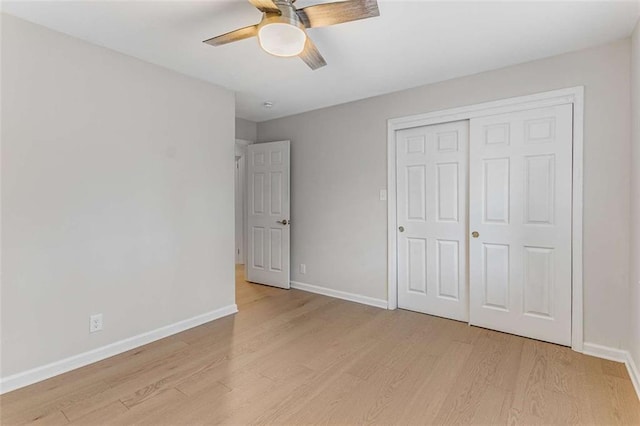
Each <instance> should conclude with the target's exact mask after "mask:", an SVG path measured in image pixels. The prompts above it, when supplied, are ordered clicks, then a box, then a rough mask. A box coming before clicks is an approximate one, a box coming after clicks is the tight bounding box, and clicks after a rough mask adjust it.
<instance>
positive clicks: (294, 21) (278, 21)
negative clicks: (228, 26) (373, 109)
mask: <svg viewBox="0 0 640 426" xmlns="http://www.w3.org/2000/svg"><path fill="white" fill-rule="evenodd" d="M249 2H250V3H251V4H252V5H254V6H255V7H256V8H258V10H260V11H261V12H262V20H261V21H260V23H258V24H256V25H251V26H249V27H244V28H240V29H237V30H235V31H231V32H229V33H226V34H222V35H219V36H217V37H213V38H210V39H208V40H205V41H204V43H207V44H210V45H212V46H220V45H223V44H227V43H231V42H234V41H239V40H244V39H246V38H250V37H258V40H259V42H260V46H261V47H262V48H263V49H264V50H265V51H266V52H267V53H270V54H272V55H275V56H284V57H289V56H299V57H300V59H302V60H303V61H304V62H305V63H306V64H307V65H308V66H309V67H310V68H311V69H312V70H315V69H318V68H320V67H323V66H325V65H327V62H326V61H325V60H324V58H323V57H322V55H321V54H320V52H319V51H318V48H317V47H316V45H315V44H314V43H313V41H312V40H311V38H309V36H308V35H307V33H306V28H317V27H327V26H329V25H335V24H342V23H343V22H350V21H356V20H359V19H366V18H372V17H375V16H379V15H380V12H379V10H378V3H377V1H376V0H346V1H341V2H335V3H323V4H318V5H315V6H309V7H304V8H302V9H296V7H295V6H294V5H293V3H294V2H295V0H249Z"/></svg>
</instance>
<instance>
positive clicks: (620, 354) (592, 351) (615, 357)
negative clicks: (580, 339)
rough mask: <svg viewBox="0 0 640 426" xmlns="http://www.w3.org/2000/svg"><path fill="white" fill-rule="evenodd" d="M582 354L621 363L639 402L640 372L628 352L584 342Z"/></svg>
mask: <svg viewBox="0 0 640 426" xmlns="http://www.w3.org/2000/svg"><path fill="white" fill-rule="evenodd" d="M582 353H583V354H585V355H591V356H595V357H597V358H604V359H608V360H609V361H616V362H622V363H624V364H625V365H626V366H627V372H628V373H629V377H630V378H631V383H633V387H634V388H635V390H636V394H637V395H638V399H639V400H640V371H639V370H638V367H637V365H636V363H635V361H634V360H633V357H632V356H631V353H630V352H629V351H625V350H623V349H616V348H611V347H609V346H603V345H598V344H596V343H589V342H584V349H583V352H582Z"/></svg>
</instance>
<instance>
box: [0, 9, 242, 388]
mask: <svg viewBox="0 0 640 426" xmlns="http://www.w3.org/2000/svg"><path fill="white" fill-rule="evenodd" d="M159 88H161V90H159ZM234 103H235V102H234V95H233V93H231V92H229V91H227V90H223V89H220V88H218V87H215V86H213V85H210V84H207V83H204V82H201V81H198V80H194V79H191V78H188V77H185V76H182V75H180V74H177V73H174V72H171V71H168V70H166V69H163V68H160V67H157V66H155V65H150V64H148V63H145V62H142V61H139V60H137V59H134V58H131V57H128V56H125V55H122V54H120V53H116V52H113V51H110V50H107V49H104V48H101V47H98V46H95V45H92V44H89V43H85V42H83V41H80V40H77V39H74V38H71V37H68V36H65V35H62V34H60V33H56V32H53V31H51V30H48V29H46V28H44V27H40V26H36V25H33V24H30V23H27V22H25V21H22V20H19V19H17V18H14V17H11V16H8V15H4V14H3V15H2V134H1V136H2V145H1V149H2V160H1V161H2V163H1V167H2V171H1V173H2V175H1V178H2V188H1V189H2V211H1V212H2V240H1V242H2V257H1V261H2V267H3V269H2V289H1V299H2V302H1V303H2V305H1V308H2V316H1V324H2V330H1V331H2V353H1V355H2V370H1V374H2V376H3V377H6V376H8V375H11V374H14V373H18V372H22V371H25V370H27V369H31V368H33V367H38V366H41V365H43V364H47V363H50V362H54V361H57V360H60V359H63V358H65V357H69V356H72V355H75V354H78V353H81V352H84V351H88V350H91V349H94V348H97V347H100V346H103V345H106V344H109V343H112V342H115V341H118V340H121V339H125V338H128V337H131V336H134V335H137V334H140V333H143V332H147V331H150V330H154V329H156V328H159V327H162V326H165V325H168V324H172V323H175V322H177V321H180V320H184V319H187V318H191V317H194V316H196V315H199V314H203V313H206V312H210V311H213V310H216V309H218V308H221V307H224V306H228V305H232V304H233V303H234V266H233V265H234V258H233V246H234V236H233V235H234V231H233V223H234V213H233V199H234V193H233V185H232V184H230V182H233V176H234V174H233V173H234V172H233V161H232V158H233V155H234V142H233V141H234V124H233V120H234V115H235V113H234V109H235V105H234ZM98 312H101V313H103V314H104V330H103V331H101V332H99V333H95V334H89V315H90V314H93V313H98Z"/></svg>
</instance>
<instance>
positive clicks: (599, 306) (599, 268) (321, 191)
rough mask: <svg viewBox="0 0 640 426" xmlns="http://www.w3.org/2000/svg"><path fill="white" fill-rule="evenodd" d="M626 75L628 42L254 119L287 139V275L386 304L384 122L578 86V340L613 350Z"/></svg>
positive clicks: (623, 256) (622, 252)
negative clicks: (581, 138) (581, 131)
mask: <svg viewBox="0 0 640 426" xmlns="http://www.w3.org/2000/svg"><path fill="white" fill-rule="evenodd" d="M630 68H631V67H630V40H628V39H627V40H622V41H618V42H615V43H612V44H609V45H606V46H602V47H597V48H593V49H589V50H584V51H580V52H575V53H569V54H564V55H560V56H556V57H552V58H548V59H543V60H538V61H534V62H529V63H526V64H521V65H517V66H512V67H509V68H504V69H500V70H496V71H490V72H485V73H481V74H477V75H473V76H469V77H463V78H457V79H454V80H449V81H445V82H442V83H437V84H431V85H427V86H422V87H418V88H415V89H411V90H406V91H402V92H397V93H393V94H389V95H384V96H379V97H375V98H370V99H365V100H362V101H358V102H353V103H349V104H344V105H338V106H335V107H331V108H326V109H321V110H317V111H311V112H308V113H304V114H299V115H295V116H291V117H286V118H281V119H277V120H272V121H267V122H263V123H259V124H258V139H259V140H260V141H270V140H282V139H290V140H291V143H292V146H291V153H292V183H291V189H292V213H291V219H292V222H293V224H294V225H293V226H292V229H291V232H292V272H293V274H292V280H294V281H301V282H305V283H308V284H313V285H317V286H322V287H327V288H331V289H335V290H341V291H346V292H350V293H355V294H359V295H364V296H369V297H373V298H379V299H386V295H387V284H386V281H387V280H386V273H387V267H386V265H387V253H386V244H387V238H386V226H387V223H386V220H387V215H386V203H385V202H382V201H379V189H380V188H384V187H385V186H386V179H387V175H386V173H387V171H386V146H387V127H386V120H387V119H389V118H393V117H401V116H406V115H412V114H419V113H425V112H429V111H437V110H441V109H445V108H452V107H457V106H462V105H469V104H475V103H480V102H486V101H490V100H496V99H502V98H507V97H512V96H520V95H527V94H532V93H537V92H543V91H548V90H553V89H560V88H566V87H572V86H578V85H584V86H585V87H586V95H585V96H586V101H585V102H586V111H585V121H586V127H585V154H584V160H585V176H584V196H585V200H584V201H585V208H584V285H585V295H584V297H585V340H586V341H589V342H594V343H599V344H602V345H607V346H612V347H620V346H621V345H622V343H623V341H624V340H626V334H625V329H626V322H627V321H628V319H629V317H628V312H627V309H626V307H627V306H628V302H627V298H628V294H629V279H628V276H629V219H630V217H629V214H630V206H629V191H630V183H629V179H630V162H629V155H630V152H631V150H630V139H631V137H630V128H631V122H630V108H629V105H630ZM300 263H306V264H307V274H306V275H301V274H300V273H299V269H298V265H299V264H300Z"/></svg>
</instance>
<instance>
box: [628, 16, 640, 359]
mask: <svg viewBox="0 0 640 426" xmlns="http://www.w3.org/2000/svg"><path fill="white" fill-rule="evenodd" d="M631 82H632V83H631V88H632V100H631V102H632V123H633V128H632V130H631V131H632V140H631V145H632V155H631V164H632V173H633V177H632V180H631V185H632V188H631V258H630V267H631V268H630V280H629V285H630V287H631V297H629V301H630V304H631V306H630V307H629V313H630V315H629V325H630V327H629V345H628V346H629V351H630V352H631V356H632V357H633V359H634V361H635V364H636V366H639V367H640V21H638V24H637V25H636V30H635V32H634V33H633V38H632V44H631Z"/></svg>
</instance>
